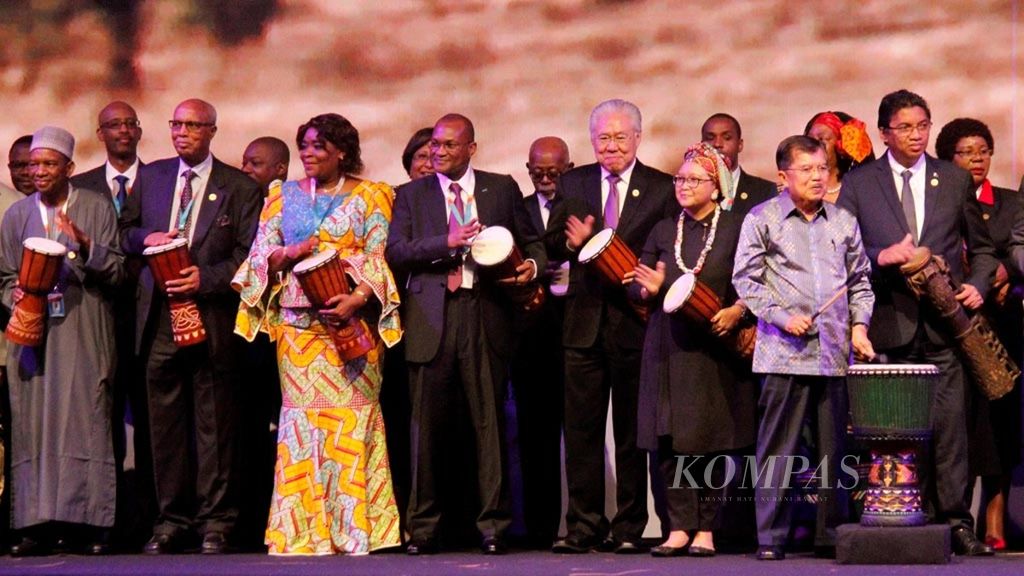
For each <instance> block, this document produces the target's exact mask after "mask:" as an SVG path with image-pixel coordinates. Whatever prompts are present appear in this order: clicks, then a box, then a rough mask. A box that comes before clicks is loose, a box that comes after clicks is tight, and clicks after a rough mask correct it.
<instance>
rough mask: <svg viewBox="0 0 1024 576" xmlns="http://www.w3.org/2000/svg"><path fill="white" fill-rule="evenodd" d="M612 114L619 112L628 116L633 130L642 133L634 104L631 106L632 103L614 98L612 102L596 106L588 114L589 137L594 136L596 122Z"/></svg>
mask: <svg viewBox="0 0 1024 576" xmlns="http://www.w3.org/2000/svg"><path fill="white" fill-rule="evenodd" d="M613 112H619V113H622V114H626V115H628V116H629V118H630V120H632V121H633V128H634V129H635V130H636V131H637V132H642V130H641V125H640V124H641V118H640V109H639V108H637V107H636V104H633V103H632V102H629V101H627V100H620V99H618V98H615V99H612V100H605V101H604V102H601V103H600V104H598V105H597V106H594V109H593V110H592V111H591V112H590V135H591V136H593V135H594V128H596V127H597V123H598V121H600V120H601V118H603V117H604V116H606V115H608V114H611V113H613Z"/></svg>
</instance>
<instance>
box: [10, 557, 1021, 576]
mask: <svg viewBox="0 0 1024 576" xmlns="http://www.w3.org/2000/svg"><path fill="white" fill-rule="evenodd" d="M1022 573H1024V553H1014V554H1001V555H997V556H995V557H990V558H954V560H953V562H952V563H950V564H947V565H944V566H849V565H847V566H840V565H838V564H835V563H834V562H833V561H830V560H821V559H817V558H814V557H813V556H811V555H810V554H794V555H790V556H788V557H787V559H786V560H784V561H782V562H759V561H758V560H756V559H755V558H754V557H753V555H751V554H721V555H719V556H716V557H714V558H652V557H650V556H647V555H643V556H616V555H614V554H601V553H596V552H595V553H591V554H586V555H579V556H561V555H555V554H551V553H548V552H512V553H510V554H508V555H507V556H502V557H487V556H483V555H481V554H478V553H470V552H454V553H446V554H439V555H436V556H427V557H417V558H413V557H409V556H405V555H403V554H397V553H386V554H374V555H371V556H360V557H344V556H329V557H313V558H310V557H299V558H282V557H271V556H267V555H264V554H229V555H225V556H214V557H209V556H199V555H195V554H193V555H175V556H162V557H152V556H144V555H115V556H107V557H104V558H92V557H84V556H70V555H69V556H50V557H45V558H11V557H9V556H5V557H0V575H6V574H30V575H43V574H62V575H63V574H78V575H83V574H84V575H90V576H115V575H127V574H132V575H145V576H162V575H167V576H183V575H204V576H206V575H209V576H224V575H235V574H237V575H239V576H264V575H266V576H271V575H272V576H292V575H294V576H326V575H329V574H343V575H345V576H357V575H381V576H399V575H403V574H408V575H415V576H420V575H433V574H437V575H450V574H454V575H466V576H468V575H478V574H496V575H502V576H504V575H521V576H544V575H549V574H550V575H565V576H648V575H650V576H654V575H666V576H679V575H680V574H724V575H736V576H747V575H750V574H759V575H760V574H780V575H781V574H800V575H801V576H807V575H809V574H839V575H842V574H849V575H851V576H852V575H858V576H860V575H862V574H895V575H907V576H911V575H914V576H918V575H919V576H925V575H943V574H949V575H953V574H956V575H959V576H963V575H972V574H977V575H978V576H1001V575H1006V576H1011V575H1012V576H1018V575H1020V574H1022Z"/></svg>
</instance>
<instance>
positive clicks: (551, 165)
mask: <svg viewBox="0 0 1024 576" xmlns="http://www.w3.org/2000/svg"><path fill="white" fill-rule="evenodd" d="M572 167H573V163H572V162H571V161H570V160H569V145H568V144H566V143H565V140H562V139H561V138H558V137H556V136H544V137H543V138H538V139H536V140H534V142H533V144H531V145H530V157H529V160H528V161H527V162H526V169H527V170H529V171H530V180H532V181H533V187H534V189H536V190H537V193H539V194H541V195H543V196H544V197H546V198H548V199H551V198H554V196H555V194H556V193H557V192H558V181H559V178H560V177H561V175H562V174H563V173H565V172H566V171H567V170H571V169H572Z"/></svg>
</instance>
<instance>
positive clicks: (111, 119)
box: [96, 100, 142, 172]
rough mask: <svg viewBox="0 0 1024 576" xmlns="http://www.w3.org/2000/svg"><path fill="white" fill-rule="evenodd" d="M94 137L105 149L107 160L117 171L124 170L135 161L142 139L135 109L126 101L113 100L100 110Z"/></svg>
mask: <svg viewBox="0 0 1024 576" xmlns="http://www.w3.org/2000/svg"><path fill="white" fill-rule="evenodd" d="M96 137H97V138H99V140H100V142H102V143H103V146H104V147H105V148H106V149H107V160H108V161H109V162H110V163H111V165H113V166H114V167H115V168H116V169H117V170H118V171H120V172H124V171H125V170H127V169H128V168H129V167H130V166H131V165H132V164H134V163H135V159H136V158H137V152H138V149H139V140H141V139H142V126H141V125H140V124H139V116H138V114H136V113H135V109H134V108H132V107H131V105H129V104H128V103H126V102H121V101H120V100H115V101H113V102H111V103H110V104H107V105H106V106H104V107H103V110H100V114H99V117H98V118H97V128H96Z"/></svg>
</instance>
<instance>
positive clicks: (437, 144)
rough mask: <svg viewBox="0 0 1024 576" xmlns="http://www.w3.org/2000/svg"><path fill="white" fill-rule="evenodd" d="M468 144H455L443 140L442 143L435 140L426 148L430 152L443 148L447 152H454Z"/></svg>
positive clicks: (453, 141)
mask: <svg viewBox="0 0 1024 576" xmlns="http://www.w3.org/2000/svg"><path fill="white" fill-rule="evenodd" d="M468 144H470V143H469V142H456V141H455V140H445V141H444V142H438V141H437V140H431V141H430V143H429V144H428V146H430V149H431V150H437V149H439V148H444V149H445V151H447V152H454V151H456V150H458V149H459V148H461V147H463V146H466V145H468Z"/></svg>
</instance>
